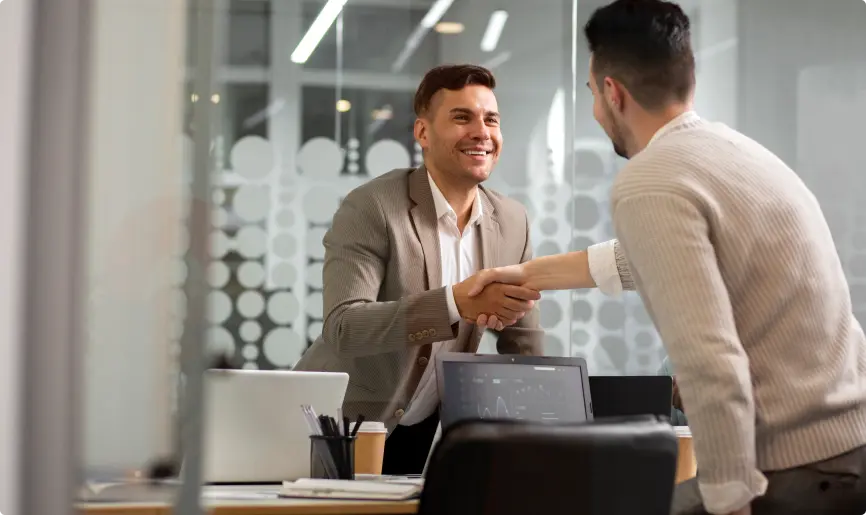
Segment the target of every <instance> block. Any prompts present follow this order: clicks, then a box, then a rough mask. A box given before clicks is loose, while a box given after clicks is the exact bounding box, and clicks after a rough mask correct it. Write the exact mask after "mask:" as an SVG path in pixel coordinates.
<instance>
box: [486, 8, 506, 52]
mask: <svg viewBox="0 0 866 515" xmlns="http://www.w3.org/2000/svg"><path fill="white" fill-rule="evenodd" d="M506 20H508V11H493V14H491V15H490V21H488V22H487V30H485V31H484V37H482V38H481V50H483V51H485V52H492V51H494V50H496V45H498V44H499V37H500V36H501V35H502V29H503V28H504V27H505V21H506Z"/></svg>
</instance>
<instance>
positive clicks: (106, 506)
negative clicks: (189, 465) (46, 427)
mask: <svg viewBox="0 0 866 515" xmlns="http://www.w3.org/2000/svg"><path fill="white" fill-rule="evenodd" d="M206 506H207V510H208V513H210V514H211V515H414V514H415V513H416V512H417V511H418V501H406V502H393V501H375V502H371V501H324V500H314V499H309V500H308V499H277V500H260V501H258V500H257V501H252V500H246V501H211V502H208V503H207V504H206ZM78 513H79V514H81V515H173V513H172V507H171V506H170V505H167V504H158V503H155V504H146V503H86V504H79V505H78Z"/></svg>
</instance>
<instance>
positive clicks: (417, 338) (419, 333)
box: [415, 331, 424, 340]
mask: <svg viewBox="0 0 866 515" xmlns="http://www.w3.org/2000/svg"><path fill="white" fill-rule="evenodd" d="M421 338H424V335H423V334H421V331H418V332H417V333H415V339H416V340H420V339H421Z"/></svg>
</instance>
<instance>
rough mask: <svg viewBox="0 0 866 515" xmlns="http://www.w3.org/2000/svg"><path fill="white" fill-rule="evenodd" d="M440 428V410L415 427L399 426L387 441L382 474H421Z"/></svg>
mask: <svg viewBox="0 0 866 515" xmlns="http://www.w3.org/2000/svg"><path fill="white" fill-rule="evenodd" d="M438 426H439V410H438V409H437V410H436V411H434V412H433V414H432V415H430V416H429V417H427V418H426V419H424V420H422V421H421V422H418V423H417V424H415V425H414V426H401V425H398V426H397V427H395V428H394V430H393V431H392V432H391V434H390V435H388V439H387V440H385V458H384V460H383V462H382V474H385V475H393V476H406V475H410V474H421V473H422V472H423V471H424V464H425V463H427V454H428V453H429V452H430V446H431V445H432V444H433V437H434V436H435V435H436V428H437V427H438Z"/></svg>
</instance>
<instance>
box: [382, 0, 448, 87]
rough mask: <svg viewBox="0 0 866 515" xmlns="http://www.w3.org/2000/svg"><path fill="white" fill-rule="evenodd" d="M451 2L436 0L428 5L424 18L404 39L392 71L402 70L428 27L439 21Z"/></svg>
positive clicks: (428, 30) (427, 30) (428, 29)
mask: <svg viewBox="0 0 866 515" xmlns="http://www.w3.org/2000/svg"><path fill="white" fill-rule="evenodd" d="M452 3H454V0H436V2H435V3H434V4H433V5H431V6H430V10H429V11H427V14H425V15H424V18H422V19H421V23H419V24H418V26H417V27H415V30H414V31H412V34H410V35H409V38H408V39H406V44H405V45H404V46H403V50H402V51H401V52H400V55H398V56H397V59H396V60H395V61H394V64H392V65H391V72H392V73H399V72H401V71H402V70H403V67H404V66H406V63H407V62H409V58H410V57H412V54H413V53H414V52H415V49H417V48H418V45H420V44H421V41H422V40H423V39H424V36H426V35H427V33H428V32H430V29H432V28H433V27H435V26H436V24H437V23H439V20H441V19H442V17H443V16H445V11H447V10H448V8H449V7H451V4H452Z"/></svg>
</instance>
